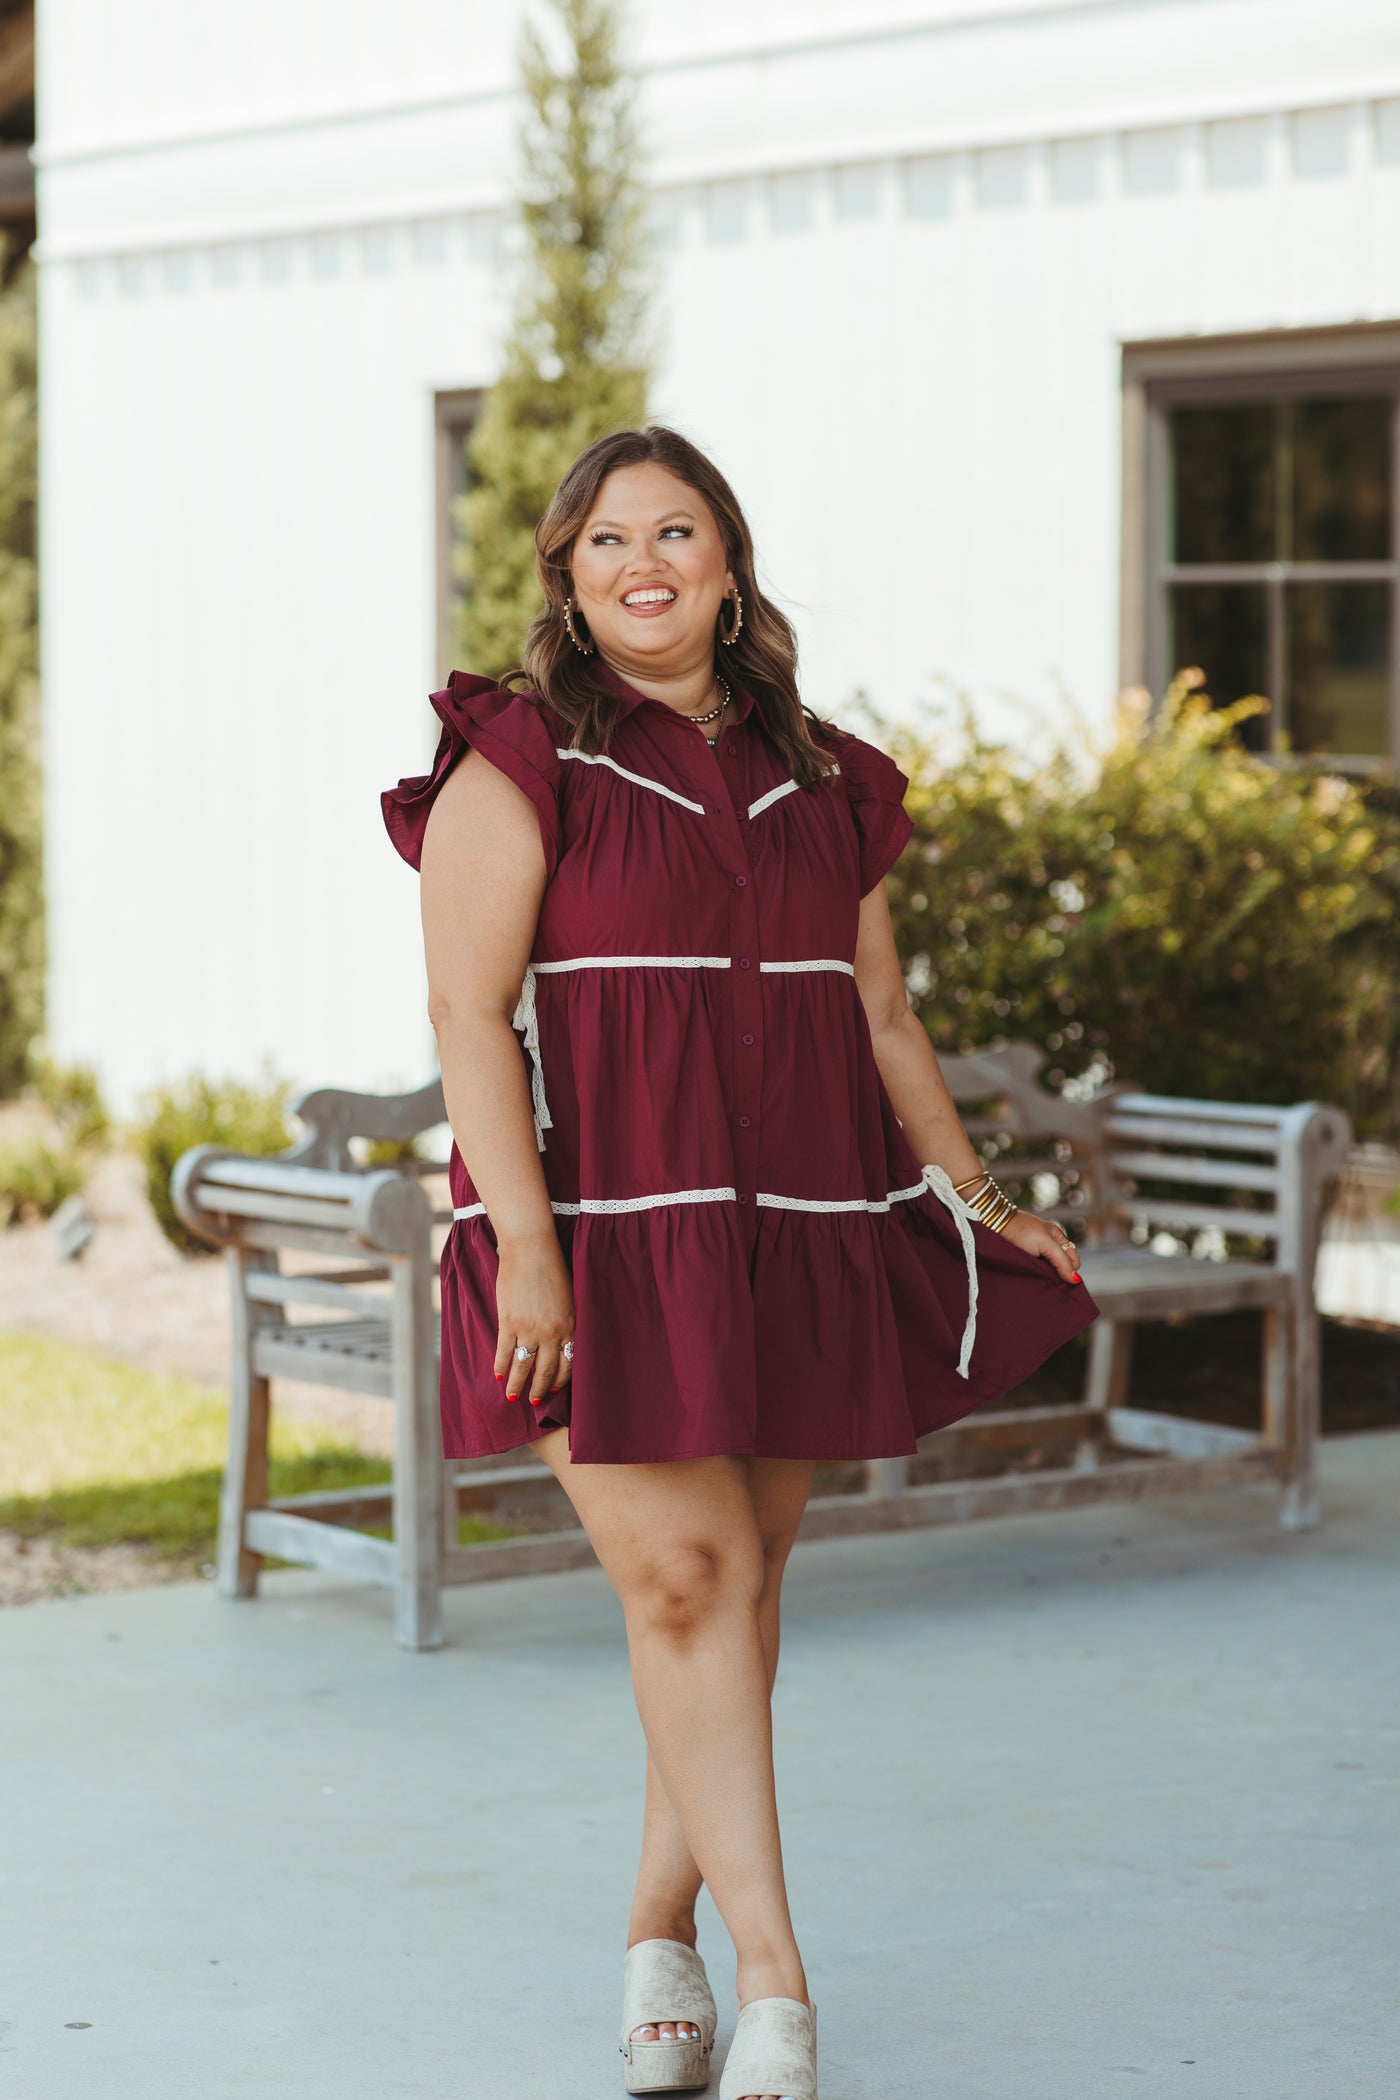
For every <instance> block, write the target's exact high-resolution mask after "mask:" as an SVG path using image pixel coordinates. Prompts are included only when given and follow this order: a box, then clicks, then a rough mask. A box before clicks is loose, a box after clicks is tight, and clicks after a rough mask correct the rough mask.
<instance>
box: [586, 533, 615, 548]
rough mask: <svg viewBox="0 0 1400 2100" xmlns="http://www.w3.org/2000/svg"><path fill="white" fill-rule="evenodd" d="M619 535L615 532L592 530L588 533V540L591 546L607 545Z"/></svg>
mask: <svg viewBox="0 0 1400 2100" xmlns="http://www.w3.org/2000/svg"><path fill="white" fill-rule="evenodd" d="M618 537H619V535H618V534H617V533H615V532H606V531H603V532H590V533H589V535H588V541H589V545H590V546H593V547H606V546H608V545H609V544H610V542H611V541H613V540H615V539H617V538H618Z"/></svg>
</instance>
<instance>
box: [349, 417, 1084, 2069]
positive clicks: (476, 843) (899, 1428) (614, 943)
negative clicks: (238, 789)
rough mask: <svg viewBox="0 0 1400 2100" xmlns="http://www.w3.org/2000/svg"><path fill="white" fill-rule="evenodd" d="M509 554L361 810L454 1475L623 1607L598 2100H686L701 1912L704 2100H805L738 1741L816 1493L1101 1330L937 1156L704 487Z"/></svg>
mask: <svg viewBox="0 0 1400 2100" xmlns="http://www.w3.org/2000/svg"><path fill="white" fill-rule="evenodd" d="M536 546H537V549H538V569H539V575H540V580H541V583H542V585H543V587H544V596H545V603H544V607H543V609H542V611H541V612H540V614H539V616H538V617H537V619H536V620H535V622H534V624H533V626H532V627H531V630H530V633H529V635H528V637H527V638H526V642H525V647H524V650H523V653H522V662H521V670H520V671H519V672H518V673H517V674H515V675H514V676H513V677H511V678H509V679H507V680H506V681H504V683H503V684H501V685H496V684H493V683H492V682H491V681H489V680H486V679H481V678H472V677H469V676H466V675H464V674H462V673H460V672H454V673H453V674H452V677H451V679H450V681H449V683H448V685H447V687H446V688H445V690H443V691H442V692H439V693H435V694H434V695H433V705H434V707H435V708H436V709H437V712H438V714H439V715H440V717H441V719H442V724H443V729H442V736H441V739H440V741H439V745H438V750H437V755H436V758H435V760H434V764H433V768H432V771H431V773H429V774H427V775H425V776H423V777H420V778H414V779H408V780H402V781H400V782H399V784H398V786H397V787H396V788H393V789H390V790H388V791H386V793H385V795H384V797H383V810H384V817H385V821H386V824H387V825H388V829H389V833H390V836H391V837H392V839H393V841H394V843H395V845H396V846H397V847H398V849H399V851H400V852H401V853H402V854H403V855H404V857H405V859H407V860H408V861H409V862H410V863H411V864H412V865H413V866H415V867H418V868H420V869H421V871H422V912H423V932H424V942H425V949H426V954H427V963H428V981H429V1008H430V1012H431V1015H432V1019H433V1025H434V1028H435V1030H436V1032H437V1038H438V1043H439V1048H440V1052H441V1058H442V1078H443V1092H444V1096H445V1100H446V1106H447V1113H448V1119H449V1122H450V1124H451V1127H452V1133H453V1140H454V1142H453V1147H452V1155H451V1162H450V1178H451V1185H452V1196H453V1206H454V1209H453V1219H454V1222H453V1228H452V1232H451V1234H450V1236H449V1238H448V1241H447V1244H446V1246H445V1247H444V1249H443V1255H442V1359H441V1361H442V1390H441V1399H442V1426H443V1448H444V1451H445V1452H446V1454H447V1455H448V1456H449V1457H453V1458H456V1457H466V1456H475V1455H479V1454H482V1453H485V1452H492V1451H501V1450H505V1449H508V1448H511V1447H513V1446H515V1445H519V1444H523V1443H527V1442H528V1443H530V1444H531V1445H532V1446H533V1448H534V1449H535V1451H536V1452H537V1453H538V1455H539V1456H540V1457H541V1458H542V1459H543V1460H544V1461H545V1463H546V1464H547V1465H549V1466H550V1467H551V1468H552V1469H553V1470H554V1471H555V1473H556V1474H557V1475H558V1477H559V1479H560V1480H561V1481H562V1483H563V1485H564V1487H565V1489H566V1491H567V1493H568V1494H569V1496H570V1498H571V1500H572V1501H573V1503H574V1506H575V1508H576V1509H577V1511H578V1514H579V1517H580V1520H581V1522H582V1523H583V1525H584V1528H585V1530H586V1531H587V1533H588V1535H589V1537H590V1539H591V1540H592V1542H593V1545H594V1547H595V1549H596V1551H597V1553H598V1557H599V1559H600V1561H601V1562H602V1564H603V1566H604V1568H605V1569H606V1570H607V1573H608V1575H609V1576H610V1578H611V1579H612V1581H613V1583H614V1585H615V1587H616V1589H617V1592H618V1595H619V1597H620V1598H621V1601H622V1605H623V1609H624V1613H625V1615H626V1621H627V1633H628V1642H629V1647H630V1650H631V1656H632V1673H633V1683H634V1687H635V1691H636V1697H637V1703H638V1709H639V1711H640V1714H641V1717H642V1721H643V1725H644V1728H645V1732H646V1736H647V1742H648V1772H647V1797H646V1800H647V1808H646V1823H645V1837H644V1843H643V1853H642V1865H641V1872H640V1876H639V1880H638V1885H637V1891H636V1895H635V1898H634V1902H633V1910H632V1921H631V1928H630V1931H629V1935H628V1954H627V1960H626V1965H625V1974H624V1989H623V2025H622V2033H621V2047H622V2052H623V2056H624V2059H625V2062H626V2067H627V2088H628V2091H629V2092H634V2093H638V2092H659V2091H666V2090H674V2089H680V2088H685V2087H694V2086H698V2085H703V2084H704V2083H705V2082H706V2079H707V2077H708V2056H709V2051H710V2048H711V2045H712V2043H713V2040H714V2033H715V2025H716V2011H715V2004H714V1999H713V1996H712V1995H711V1993H710V1987H709V1983H708V1980H707V1978H706V1976H705V1971H704V1967H703V1965H702V1964H701V1963H700V1961H699V1957H698V1956H697V1955H696V1954H695V1952H694V1947H695V1936H696V1934H695V1903H696V1898H697V1895H698V1893H699V1889H700V1887H701V1883H702V1878H703V1880H704V1882H706V1883H708V1885H709V1887H710V1890H711V1893H712V1895H713V1896H714V1899H715V1902H716V1904H717V1906H718V1908H719V1910H720V1913H721V1915H722V1916H723V1918H724V1921H725V1923H726V1925H727V1927H728V1928H729V1931H730V1933H731V1935H732V1937H733V1939H734V1942H735V1948H736V1953H737V1957H738V1961H737V1983H738V1989H739V1996H740V1999H741V2002H742V2011H741V2013H740V2018H739V2024H738V2028H737V2030H736V2033H735V2039H734V2044H733V2047H732V2049H731V2052H730V2056H729V2060H728V2062H727V2064H726V2066H725V2071H724V2078H723V2082H722V2084H721V2088H720V2100H775V2096H786V2100H816V2008H815V2006H814V2005H813V2004H812V2001H811V2000H810V1998H809V1997H808V1994H807V1980H806V1975H805V1972H804V1970H803V1966H802V1961H801V1957H800V1955H799V1953H798V1949H797V1943H796V1940H795V1937H794V1935H793V1929H792V1921H791V1918H790V1915H789V1912H788V1906H787V1896H786V1892H785V1888H784V1881H783V1869H782V1859H781V1850H780V1845H779V1837H778V1824H777V1809H776V1800H775V1791H774V1783H773V1765H772V1736H771V1717H770V1712H769V1695H770V1692H771V1688H772V1680H773V1672H774V1670H775V1668H776V1664H777V1653H778V1599H779V1591H780V1588H781V1582H782V1571H783V1567H784V1564H785V1562H786V1559H787V1555H788V1552H789V1549H790V1548H791V1545H792V1542H793V1539H794V1536H795V1534H796V1531H797V1527H798V1524H799V1522H800V1520H801V1516H802V1512H803V1508H804V1506H805V1503H806V1499H807V1493H808V1488H809V1486H810V1481H811V1474H812V1466H813V1462H814V1461H815V1460H816V1459H818V1458H826V1459H861V1458H864V1459H869V1458H878V1457H893V1456H897V1455H901V1454H909V1453H912V1452H913V1451H914V1450H915V1448H916V1441H917V1439H918V1437H919V1436H921V1435H922V1434H923V1433H924V1432H926V1431H928V1430H931V1429H934V1428H936V1427H938V1426H940V1425H941V1424H944V1423H947V1422H951V1421H953V1420H955V1419H957V1417H959V1416H960V1415H963V1414H966V1413H967V1412H968V1410H969V1409H971V1408H972V1407H974V1406H976V1405H977V1404H978V1403H979V1402H981V1401H984V1400H988V1399H991V1398H993V1397H995V1396H997V1395H999V1394H1001V1393H1004V1392H1006V1391H1007V1390H1008V1389H1009V1388H1010V1387H1011V1386H1013V1385H1015V1384H1017V1383H1018V1382H1019V1380H1020V1379H1022V1378H1023V1377H1025V1376H1026V1375H1027V1374H1028V1373H1029V1372H1030V1371H1031V1370H1032V1369H1034V1368H1035V1366H1036V1365H1038V1364H1039V1363H1040V1362H1041V1361H1042V1360H1043V1359H1044V1358H1045V1357H1046V1356H1048V1355H1049V1354H1050V1352H1051V1351H1052V1350H1053V1349H1055V1348H1056V1347H1057V1346H1058V1345H1059V1344H1060V1343H1061V1342H1062V1341H1064V1340H1066V1339H1067V1338H1068V1337H1069V1336H1070V1335H1072V1334H1074V1333H1076V1332H1078V1330H1079V1329H1081V1328H1083V1327H1084V1326H1086V1325H1087V1324H1088V1322H1089V1321H1090V1320H1092V1319H1093V1318H1094V1315H1095V1307H1094V1305H1093V1303H1092V1301H1091V1300H1090V1299H1089V1297H1088V1294H1087V1292H1086V1291H1085V1290H1084V1288H1083V1286H1082V1285H1081V1284H1080V1282H1079V1279H1078V1276H1077V1274H1076V1271H1075V1256H1074V1251H1073V1248H1072V1247H1071V1246H1070V1245H1069V1243H1068V1242H1067V1241H1065V1240H1064V1238H1063V1235H1062V1234H1061V1233H1060V1231H1059V1230H1058V1228H1057V1227H1054V1226H1052V1225H1050V1224H1048V1223H1046V1222H1044V1221H1042V1220H1040V1219H1033V1218H1028V1217H1024V1216H1022V1215H1021V1214H1020V1213H1019V1212H1018V1211H1016V1209H1015V1207H1014V1206H1013V1205H1012V1204H1010V1203H1009V1202H1008V1201H1007V1200H1006V1199H1005V1198H1004V1197H1002V1196H1001V1195H1000V1193H999V1191H997V1190H996V1188H995V1185H994V1184H993V1183H992V1182H991V1181H990V1179H989V1177H987V1176H986V1175H985V1174H984V1173H983V1171H982V1169H981V1165H980V1163H979V1161H978V1158H977V1155H976V1153H975V1152H974V1151H973V1149H972V1146H971V1144H970V1142H969V1140H968V1138H967V1135H966V1133H965V1132H964V1130H963V1128H962V1125H961V1123H960V1122H959V1120H958V1117H957V1114H956V1112H955V1110H954V1108H953V1105H952V1102H951V1100H950V1098H949V1095H948V1089H947V1087H946V1086H945V1084H944V1082H943V1077H942V1074H941V1072H940V1070H939V1067H938V1060H937V1058H936V1056H935V1054H934V1051H933V1048H932V1045H931V1044H930V1042H929V1038H928V1036H927V1035H926V1033H925V1032H924V1029H923V1027H922V1025H921V1023H920V1022H919V1020H918V1019H917V1018H916V1016H915V1015H914V1014H913V1013H912V1012H911V1010H910V1007H909V1002H908V999H907V997H906V994H905V988H904V978H903V974H902V971H901V968H900V963H899V957H898V955H897V954H896V952H895V946H894V938H893V934H892V932H891V927H890V918H889V911H888V908H887V905H886V902H885V891H884V877H885V875H886V873H887V872H888V870H889V869H890V867H891V866H892V865H893V863H894V862H895V860H896V859H897V858H898V856H899V854H900V852H901V850H902V849H903V847H904V845H905V843H906V841H907V840H908V838H909V835H910V831H911V823H910V819H909V817H908V815H907V814H906V812H905V810H904V807H903V796H904V791H905V789H906V787H907V786H908V782H907V780H906V779H905V776H904V774H903V773H901V772H900V770H899V768H898V767H897V766H896V765H894V764H893V762H892V761H891V760H890V759H889V758H888V757H886V755H885V754H884V753H883V752H882V751H879V750H877V749H876V748H875V746H874V745H872V744H868V743H866V742H864V741H863V740H862V739H861V738H859V737H856V736H852V735H850V734H848V733H847V732H845V731H843V730H841V729H839V728H838V727H837V726H836V725H835V724H834V723H831V722H826V721H823V720H820V719H819V718H818V717H817V716H815V715H814V714H812V713H811V712H810V711H809V710H808V709H806V708H805V707H804V706H803V704H802V701H801V698H800V696H799V693H798V687H797V652H796V645H795V641H794V638H793V633H792V629H791V627H790V626H789V625H788V622H787V621H786V619H785V618H784V617H783V615H782V613H781V612H779V611H778V609H777V608H776V607H775V606H774V605H772V604H771V602H769V601H768V600H767V599H766V598H765V596H764V595H763V593H762V591H761V590H760V589H759V587H758V582H757V578H756V575H755V569H754V555H753V546H752V542H751V540H750V537H749V531H748V526H747V524H746V522H745V520H744V516H743V513H742V511H741V510H740V508H739V504H738V502H737V500H736V498H735V496H734V494H733V491H732V490H731V489H730V487H729V485H728V483H727V482H726V481H725V480H724V477H723V476H722V475H721V474H720V473H719V471H718V470H717V468H716V467H715V466H714V465H713V464H712V462H710V461H709V460H707V459H706V458H705V457H704V455H703V454H702V453H700V452H699V451H697V450H696V448H695V447H694V446H692V445H690V444H689V443H688V442H687V441H686V440H685V439H684V438H682V437H680V436H678V435H677V434H676V433H675V432H674V431H668V430H661V429H651V430H646V431H622V432H619V433H617V434H615V435H614V436H612V437H608V438H603V439H601V440H600V441H599V442H598V443H597V444H595V445H592V446H590V447H589V449H588V450H587V451H586V452H585V453H583V454H582V456H581V457H580V458H579V459H578V460H577V461H576V462H575V464H574V466H573V467H572V469H571V470H570V472H569V473H568V475H567V476H566V477H565V479H564V481H563V482H562V484H561V485H560V488H559V490H558V492H557V494H556V496H555V498H554V501H553V502H552V503H551V505H550V507H549V511H548V513H547V514H546V516H545V517H544V519H543V520H542V521H541V523H540V526H539V528H538V531H537V534H536ZM512 1027H514V1028H515V1029H518V1030H519V1032H520V1036H521V1042H520V1043H519V1044H517V1041H516V1039H515V1036H514V1034H513V1033H512ZM522 1049H523V1053H524V1056H523V1058H522ZM522 1401H525V1402H527V1403H528V1404H527V1405H526V1406H522V1405H521V1404H520V1403H521V1402H522Z"/></svg>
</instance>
